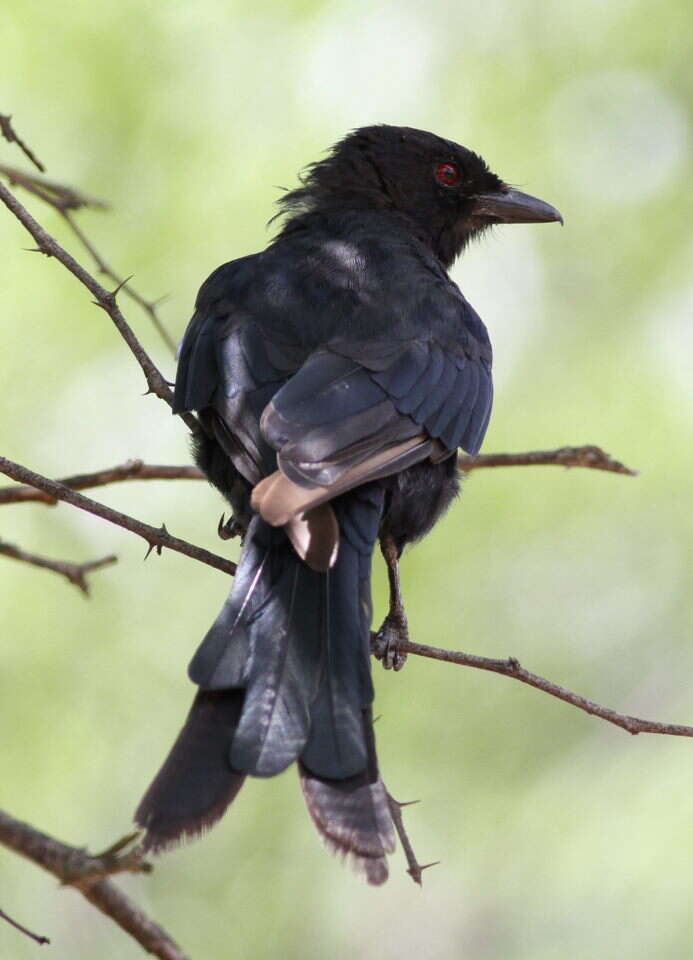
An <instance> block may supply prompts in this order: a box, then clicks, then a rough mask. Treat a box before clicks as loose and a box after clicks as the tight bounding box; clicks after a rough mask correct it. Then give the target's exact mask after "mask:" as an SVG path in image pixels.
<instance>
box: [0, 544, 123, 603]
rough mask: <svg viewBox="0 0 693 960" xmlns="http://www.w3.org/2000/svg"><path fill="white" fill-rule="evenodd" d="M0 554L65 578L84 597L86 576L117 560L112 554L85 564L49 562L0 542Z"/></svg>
mask: <svg viewBox="0 0 693 960" xmlns="http://www.w3.org/2000/svg"><path fill="white" fill-rule="evenodd" d="M0 554H2V555H3V556H5V557H11V559H13V560H19V561H20V562H21V563H28V564H30V565H31V566H32V567H41V568H43V569H44V570H52V571H53V572H54V573H59V574H60V575H61V576H63V577H65V578H66V579H67V580H69V581H70V583H73V584H74V585H75V586H76V587H77V588H78V589H80V590H81V591H82V593H84V594H85V595H86V596H89V584H88V583H87V574H89V573H93V572H94V570H100V569H101V568H102V567H109V566H110V565H111V564H112V563H116V561H117V560H118V558H117V557H116V556H114V555H113V554H110V555H109V556H108V557H102V558H101V559H100V560H90V561H88V562H87V563H69V562H68V561H67V560H49V559H48V557H42V556H39V555H38V554H36V553H27V551H26V550H22V549H21V548H20V547H16V546H15V545H14V544H12V543H6V542H5V541H4V540H0Z"/></svg>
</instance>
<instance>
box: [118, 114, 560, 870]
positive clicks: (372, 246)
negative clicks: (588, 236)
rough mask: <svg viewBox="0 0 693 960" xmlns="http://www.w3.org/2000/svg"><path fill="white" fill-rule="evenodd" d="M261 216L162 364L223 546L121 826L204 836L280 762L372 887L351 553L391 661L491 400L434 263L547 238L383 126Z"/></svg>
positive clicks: (506, 189) (379, 802)
mask: <svg viewBox="0 0 693 960" xmlns="http://www.w3.org/2000/svg"><path fill="white" fill-rule="evenodd" d="M278 204H279V214H278V215H277V216H278V218H279V229H278V231H277V233H276V235H275V236H274V238H273V239H272V240H271V242H270V243H269V245H268V246H267V247H266V249H265V250H263V251H261V252H259V253H254V254H250V255H248V256H244V257H241V258H240V259H235V260H232V261H231V262H229V263H225V264H223V265H222V266H220V267H218V268H217V269H216V270H215V271H214V272H213V273H212V274H211V275H210V276H209V277H208V279H207V280H206V281H205V282H204V283H203V285H202V287H201V288H200V291H199V293H198V295H197V299H196V303H195V310H194V313H193V316H192V319H191V320H190V322H189V325H188V327H187V330H186V332H185V335H184V337H183V340H182V343H181V346H180V350H179V359H178V367H177V376H176V383H175V390H174V413H181V412H183V411H188V412H190V411H193V412H195V413H196V414H197V418H198V421H199V425H200V426H199V430H198V431H197V433H196V434H195V436H194V439H193V447H194V457H195V460H196V462H197V464H198V465H199V467H200V468H201V470H202V471H203V473H204V474H205V475H206V476H207V478H208V479H209V481H210V482H211V483H212V484H213V485H214V486H215V487H216V488H217V490H218V491H219V492H220V493H221V494H222V495H223V497H224V498H225V499H226V501H227V502H228V504H229V505H230V507H231V511H232V519H231V521H229V522H228V523H224V518H223V516H222V521H220V527H219V532H220V534H221V535H222V536H224V537H228V536H231V535H233V534H235V533H240V534H241V535H242V548H241V555H240V560H239V564H238V569H237V571H236V575H235V578H234V582H233V585H232V588H231V592H230V595H229V597H228V599H227V600H226V602H225V604H224V606H223V607H222V610H221V612H220V613H219V615H218V616H217V618H216V620H215V621H214V623H213V625H212V626H211V627H210V629H209V630H208V632H207V634H206V635H205V637H204V639H203V640H202V642H201V644H200V646H199V648H198V649H197V652H196V653H195V654H194V656H193V658H192V661H191V663H190V667H189V677H190V679H191V680H192V682H193V683H194V684H195V685H196V686H197V692H196V695H195V697H194V700H193V703H192V706H191V708H190V711H189V713H188V716H187V719H186V720H185V723H184V725H183V728H182V730H181V731H180V733H179V735H178V738H177V739H176V740H175V743H174V744H173V747H172V748H171V751H170V753H169V755H168V757H167V758H166V759H165V761H164V763H163V766H162V767H161V769H160V770H159V772H158V773H157V774H156V776H155V778H154V780H153V782H152V783H151V785H150V787H149V788H148V790H147V791H146V793H145V795H144V797H143V799H142V801H141V802H140V804H139V807H138V808H137V811H136V814H135V820H136V822H137V824H138V825H139V826H140V827H141V828H142V830H143V831H144V839H143V845H144V847H145V849H147V850H151V851H153V852H158V851H162V850H165V849H167V848H169V847H171V846H174V845H176V844H178V843H179V842H181V841H183V840H186V839H189V838H193V837H195V836H197V835H199V834H201V833H203V832H205V831H206V830H208V829H209V828H210V827H212V826H213V825H214V824H215V823H216V822H217V821H218V820H219V818H220V817H221V816H222V815H223V814H224V812H225V811H226V809H227V807H228V806H229V804H230V803H231V802H232V801H233V800H234V799H235V797H236V796H237V794H238V792H239V790H240V789H241V787H242V785H243V783H244V780H245V778H246V777H247V776H254V777H272V776H275V775H277V774H279V773H281V772H282V771H283V770H285V769H286V768H287V767H289V766H291V765H292V764H296V767H297V769H298V776H299V781H300V785H301V788H302V791H303V795H304V798H305V802H306V805H307V808H308V811H309V814H310V816H311V818H312V820H313V822H314V824H315V826H316V827H317V830H318V833H319V834H320V836H321V837H322V839H323V841H324V844H325V845H326V846H327V848H328V849H329V850H331V851H332V852H335V853H337V854H340V855H341V856H342V857H343V858H345V859H347V860H348V861H350V862H351V864H352V866H353V867H355V868H356V870H357V871H358V872H360V873H361V874H362V875H363V877H364V878H365V879H366V881H367V882H369V883H371V884H374V885H378V884H381V883H383V882H384V881H385V880H386V879H387V877H388V856H389V855H390V854H391V853H392V852H393V850H394V848H395V830H394V824H393V819H392V815H391V811H390V806H389V799H388V793H387V790H386V787H385V784H384V782H383V779H382V777H381V774H380V771H379V765H378V759H377V754H376V747H375V737H374V731H373V712H372V704H373V699H374V690H373V683H372V677H371V667H370V664H371V656H370V655H371V620H372V605H371V588H370V576H371V565H372V558H373V554H374V551H375V547H376V544H377V542H378V540H379V538H380V541H381V543H382V544H383V552H384V554H385V557H386V560H387V561H388V565H389V568H390V574H391V581H390V582H391V588H392V590H391V609H390V613H389V614H388V617H386V619H385V622H384V624H383V627H382V628H381V630H380V631H379V632H378V634H377V637H376V643H375V648H376V653H378V654H379V656H380V657H381V659H383V661H384V662H385V665H386V666H387V665H390V666H400V665H401V659H402V658H401V657H398V652H397V640H398V638H401V636H402V632H403V631H404V630H406V617H405V615H404V610H403V604H402V601H401V596H400V594H399V583H398V577H397V563H398V561H399V558H400V556H401V554H402V552H403V550H404V548H405V547H406V546H407V545H409V544H413V543H415V542H416V541H418V540H420V539H421V538H422V537H423V536H425V535H426V534H427V533H428V532H429V531H430V530H431V528H432V527H433V526H434V524H435V523H436V522H437V521H438V520H439V519H440V518H441V517H442V515H443V514H444V513H445V511H446V510H447V508H448V507H449V506H450V504H451V503H452V501H453V500H454V499H455V497H456V496H457V494H458V491H459V479H458V470H457V451H458V450H459V449H460V448H461V449H463V450H465V451H466V452H467V453H469V454H476V453H477V452H478V451H479V448H480V446H481V443H482V440H483V438H484V434H485V432H486V428H487V425H488V422H489V417H490V414H491V406H492V398H493V387H492V372H491V368H492V350H491V344H490V340H489V336H488V333H487V331H486V328H485V326H484V324H483V322H482V320H481V319H480V317H479V316H478V314H477V313H476V312H475V310H474V309H473V307H472V306H471V305H470V304H469V303H468V302H467V300H466V299H465V297H464V296H463V294H462V292H461V291H460V289H459V287H458V286H457V285H456V284H455V283H454V282H453V281H452V280H451V278H450V276H449V273H448V270H449V268H450V266H451V265H452V263H453V262H454V260H455V259H456V258H457V257H458V256H459V255H460V254H461V253H462V252H463V250H464V249H465V248H466V247H467V246H468V245H469V243H470V242H471V241H472V240H475V239H477V238H478V237H479V236H480V235H482V234H483V233H484V232H485V231H486V230H488V229H489V228H490V227H492V226H493V225H495V224H506V223H531V222H537V223H538V222H555V221H559V222H561V223H562V222H563V221H562V218H561V215H560V213H559V212H558V210H557V209H556V208H555V207H553V206H551V205H550V204H549V203H546V202H545V201H543V200H540V199H538V198H537V197H534V196H531V195H529V194H525V193H522V192H520V191H519V190H517V189H515V188H513V187H511V186H509V185H508V184H507V183H506V182H505V181H503V180H502V179H501V178H500V177H498V176H497V175H496V174H495V173H493V172H492V171H491V169H490V168H489V166H488V164H487V163H486V162H485V161H484V160H483V159H482V157H481V156H479V155H478V154H477V153H475V152H473V151H472V150H470V149H468V148H466V147H463V146H461V145H459V144H458V143H455V142H453V141H451V140H447V139H444V138H442V137H439V136H436V135H434V134H432V133H428V132H426V131H423V130H418V129H414V128H410V127H399V126H392V125H387V124H379V125H373V126H366V127H361V128H359V129H356V130H354V131H352V132H350V133H348V134H347V135H346V136H345V137H344V138H343V139H341V140H340V141H339V142H338V143H336V144H335V145H334V146H333V147H332V148H331V149H330V150H329V151H328V152H327V154H326V155H325V156H323V157H322V158H321V159H320V160H318V161H317V162H315V163H313V164H311V165H310V166H309V167H308V168H306V170H305V171H304V172H303V174H302V176H301V179H300V185H299V186H298V187H296V188H295V189H293V190H291V191H287V192H286V193H284V194H283V195H282V197H280V199H279V201H278ZM273 219H274V218H273ZM271 222H272V221H271Z"/></svg>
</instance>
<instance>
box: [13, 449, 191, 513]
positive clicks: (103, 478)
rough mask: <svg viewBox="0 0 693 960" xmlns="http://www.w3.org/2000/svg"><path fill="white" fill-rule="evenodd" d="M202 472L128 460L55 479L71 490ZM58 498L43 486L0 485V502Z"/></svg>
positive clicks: (180, 477)
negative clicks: (45, 491)
mask: <svg viewBox="0 0 693 960" xmlns="http://www.w3.org/2000/svg"><path fill="white" fill-rule="evenodd" d="M204 479H205V475H204V474H203V473H202V471H201V470H198V468H197V467H191V466H185V467H173V466H165V465H159V464H149V463H144V462H143V461H142V460H128V461H127V462H126V463H121V464H119V465H118V466H116V467H107V468H106V469H104V470H95V471H94V472H93V473H78V474H73V475H72V476H69V477H63V478H62V479H60V480H59V481H58V483H61V484H62V485H63V486H65V487H70V489H71V490H87V489H89V488H91V487H104V486H106V484H110V483H122V482H123V481H124V480H204ZM57 502H58V501H57V500H56V499H55V497H51V496H49V495H48V494H47V493H44V491H43V490H36V489H35V488H34V487H26V486H22V487H14V486H13V487H0V506H2V505H4V504H7V503H45V504H47V505H48V506H54V505H55V504H56V503H57Z"/></svg>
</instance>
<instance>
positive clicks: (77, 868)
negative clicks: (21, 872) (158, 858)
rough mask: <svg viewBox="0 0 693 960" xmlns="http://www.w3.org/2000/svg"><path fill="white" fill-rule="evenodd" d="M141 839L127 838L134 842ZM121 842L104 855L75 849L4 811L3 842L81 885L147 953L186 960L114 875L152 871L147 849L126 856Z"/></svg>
mask: <svg viewBox="0 0 693 960" xmlns="http://www.w3.org/2000/svg"><path fill="white" fill-rule="evenodd" d="M133 839H135V835H131V836H130V837H128V838H125V840H127V841H128V842H130V841H132V840H133ZM125 840H124V841H121V842H119V843H117V844H115V845H114V846H113V847H111V848H110V849H109V850H106V851H105V852H104V853H102V854H100V855H98V856H91V855H90V854H89V853H87V851H86V850H80V849H79V848H78V847H72V846H69V845H68V844H66V843H62V842H61V841H60V840H56V839H55V838H54V837H51V836H48V834H46V833H43V832H42V831H40V830H37V829H36V828H35V827H32V826H31V825H30V824H28V823H24V822H23V821H21V820H16V819H15V818H14V817H12V816H10V814H8V813H6V812H4V811H2V810H0V843H1V844H2V845H3V846H5V847H7V848H8V849H9V850H13V851H14V852H15V853H18V854H20V855H21V856H23V857H26V858H27V859H28V860H31V861H32V862H33V863H35V864H37V865H38V866H39V867H42V868H43V869H44V870H47V871H48V872H49V873H52V874H53V876H55V877H57V878H58V879H59V880H60V881H61V882H62V883H63V884H64V885H66V886H72V887H75V888H76V889H77V890H79V892H80V893H81V894H82V895H83V896H84V897H86V899H87V900H88V901H89V902H90V903H92V904H93V905H94V906H95V907H97V908H98V909H99V910H100V911H101V912H102V913H104V914H106V915H107V916H109V917H111V919H112V920H114V921H115V922H116V923H117V924H118V925H119V926H120V927H122V929H123V930H125V931H126V932H127V933H129V934H130V936H132V937H133V938H134V939H135V940H137V942H138V943H139V944H140V945H141V946H142V947H143V948H144V949H145V950H146V951H147V953H151V954H153V955H154V956H156V957H159V958H160V960H186V957H185V954H184V953H183V951H182V950H181V948H180V947H179V946H178V944H177V943H176V942H175V941H174V940H173V939H172V938H171V936H170V935H169V934H168V933H167V932H166V930H164V929H163V927H160V926H159V924H157V923H154V921H153V920H150V919H149V917H148V916H147V915H146V914H145V913H144V912H143V911H142V910H141V909H140V908H139V907H138V906H137V904H136V903H134V902H133V901H132V900H131V899H130V898H129V897H128V896H127V895H126V894H124V893H123V892H122V890H119V889H118V887H116V886H115V884H114V883H113V882H112V881H111V880H109V879H108V876H109V875H111V874H114V873H122V872H123V871H128V872H131V873H132V872H135V873H149V872H150V871H151V869H152V868H151V865H150V864H149V863H147V862H146V861H145V860H144V857H143V853H142V850H141V848H139V847H135V848H134V849H133V850H131V851H130V852H128V853H125V854H121V849H122V846H123V843H124V842H125Z"/></svg>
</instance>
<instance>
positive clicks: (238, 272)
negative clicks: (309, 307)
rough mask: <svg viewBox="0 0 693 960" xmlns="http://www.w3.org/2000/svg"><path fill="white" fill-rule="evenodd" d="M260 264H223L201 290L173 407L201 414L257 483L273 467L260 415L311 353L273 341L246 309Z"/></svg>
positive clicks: (182, 353)
mask: <svg viewBox="0 0 693 960" xmlns="http://www.w3.org/2000/svg"><path fill="white" fill-rule="evenodd" d="M254 260H255V257H245V258H243V259H241V260H234V261H232V262H231V263H228V264H224V265H223V266H222V267H219V268H218V269H217V270H216V271H214V273H213V274H212V275H211V276H210V277H209V278H208V279H207V281H206V282H205V283H204V284H203V286H202V288H201V290H200V292H199V294H198V297H197V302H196V305H195V313H194V315H193V317H192V319H191V321H190V323H189V324H188V328H187V330H186V333H185V336H184V338H183V341H182V343H181V347H180V351H179V357H178V371H177V376H176V387H175V394H174V407H173V409H174V412H175V413H178V412H180V411H183V410H198V411H203V412H204V415H203V422H204V425H205V427H206V428H207V429H208V430H209V431H211V432H212V433H213V434H214V437H215V439H216V440H217V442H218V443H219V445H220V446H221V447H222V449H223V450H224V451H225V453H226V454H227V456H228V457H229V459H230V460H231V461H232V462H233V464H234V466H235V467H236V469H237V470H238V471H239V473H241V474H242V475H243V476H244V477H245V479H246V480H247V481H248V482H249V483H250V484H251V485H252V484H255V483H257V482H258V481H259V480H260V479H261V478H262V477H263V476H265V475H266V474H267V473H269V472H271V471H272V470H274V469H275V460H276V457H275V451H274V450H273V449H272V448H271V447H270V446H269V445H268V444H267V442H266V440H265V439H264V438H263V436H262V434H261V432H260V417H261V415H262V411H263V410H264V409H265V407H266V406H267V404H268V403H269V401H270V400H271V399H272V397H273V396H274V394H275V393H276V392H277V391H278V390H279V389H280V387H281V386H282V385H283V384H284V383H285V381H286V380H287V378H288V377H289V376H291V375H292V374H293V373H294V372H295V371H296V370H297V369H298V368H299V367H300V366H301V364H302V363H303V361H304V360H305V357H306V355H307V354H308V350H307V349H305V348H302V347H301V346H300V344H298V343H297V342H296V341H295V340H293V341H292V340H291V339H290V338H286V337H284V338H282V337H273V338H272V337H269V336H268V335H267V331H266V330H265V329H264V328H263V327H262V325H261V323H260V322H259V320H258V319H257V318H255V317H254V316H253V315H252V313H250V312H249V311H248V310H246V309H244V306H243V305H244V302H245V301H246V300H247V299H248V297H247V287H248V286H249V285H250V284H252V283H254V282H256V279H257V268H256V264H255V263H254Z"/></svg>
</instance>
